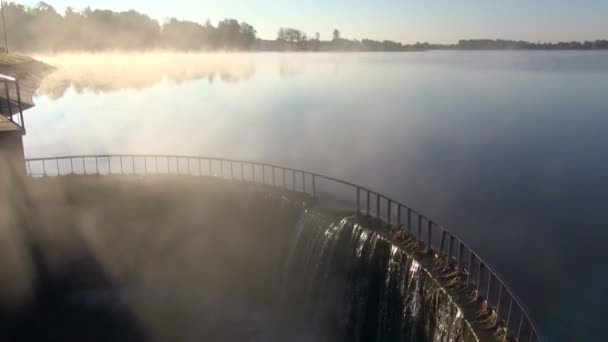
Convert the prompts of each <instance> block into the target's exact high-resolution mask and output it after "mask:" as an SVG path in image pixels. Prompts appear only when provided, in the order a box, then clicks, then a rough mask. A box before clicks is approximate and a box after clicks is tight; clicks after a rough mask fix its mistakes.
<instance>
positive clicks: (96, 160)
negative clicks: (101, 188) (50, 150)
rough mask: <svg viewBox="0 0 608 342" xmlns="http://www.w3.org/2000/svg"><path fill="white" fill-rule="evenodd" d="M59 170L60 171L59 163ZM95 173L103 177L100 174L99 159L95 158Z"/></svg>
mask: <svg viewBox="0 0 608 342" xmlns="http://www.w3.org/2000/svg"><path fill="white" fill-rule="evenodd" d="M57 170H58V171H59V161H57ZM95 172H96V173H97V174H98V175H101V173H99V158H98V157H95Z"/></svg>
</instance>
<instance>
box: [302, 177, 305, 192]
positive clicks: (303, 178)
mask: <svg viewBox="0 0 608 342" xmlns="http://www.w3.org/2000/svg"><path fill="white" fill-rule="evenodd" d="M302 192H303V193H306V174H305V173H304V172H302Z"/></svg>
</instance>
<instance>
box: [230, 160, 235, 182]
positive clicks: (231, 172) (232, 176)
mask: <svg viewBox="0 0 608 342" xmlns="http://www.w3.org/2000/svg"><path fill="white" fill-rule="evenodd" d="M232 164H233V163H232V160H231V161H230V179H234V167H233V165H232Z"/></svg>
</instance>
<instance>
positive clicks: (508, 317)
mask: <svg viewBox="0 0 608 342" xmlns="http://www.w3.org/2000/svg"><path fill="white" fill-rule="evenodd" d="M514 301H515V299H513V296H512V295H511V300H510V301H509V311H508V313H507V331H509V324H510V323H511V314H512V313H513V302H514Z"/></svg>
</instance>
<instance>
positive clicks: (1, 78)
mask: <svg viewBox="0 0 608 342" xmlns="http://www.w3.org/2000/svg"><path fill="white" fill-rule="evenodd" d="M1 85H4V89H2V86H1ZM0 115H2V116H4V117H6V118H7V119H8V120H9V121H10V122H12V123H13V124H15V125H16V126H17V127H18V128H19V129H21V131H22V133H23V134H25V121H24V120H23V103H22V102H21V91H20V89H19V81H17V80H16V79H15V78H14V77H10V76H6V75H2V74H0ZM15 116H17V119H15Z"/></svg>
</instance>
